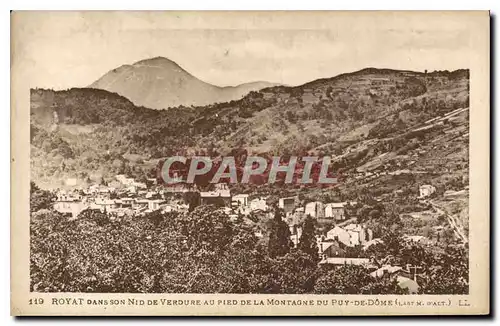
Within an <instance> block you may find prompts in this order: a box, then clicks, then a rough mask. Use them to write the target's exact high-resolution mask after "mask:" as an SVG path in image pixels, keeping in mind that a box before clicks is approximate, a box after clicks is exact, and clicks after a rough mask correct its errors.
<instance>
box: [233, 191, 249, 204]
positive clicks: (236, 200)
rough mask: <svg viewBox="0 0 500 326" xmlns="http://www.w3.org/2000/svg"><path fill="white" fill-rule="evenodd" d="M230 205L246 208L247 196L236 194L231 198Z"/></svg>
mask: <svg viewBox="0 0 500 326" xmlns="http://www.w3.org/2000/svg"><path fill="white" fill-rule="evenodd" d="M232 204H233V205H235V206H240V207H242V206H243V207H246V206H248V194H238V195H235V196H233V200H232Z"/></svg>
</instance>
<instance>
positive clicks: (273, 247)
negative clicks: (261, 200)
mask: <svg viewBox="0 0 500 326" xmlns="http://www.w3.org/2000/svg"><path fill="white" fill-rule="evenodd" d="M282 216H283V210H281V209H279V208H278V207H276V208H275V211H274V219H273V220H272V221H271V231H270V234H269V244H268V252H269V256H270V257H272V258H274V257H277V256H284V255H286V254H287V253H288V252H290V248H291V247H292V246H293V243H292V240H290V235H291V234H290V229H289V228H288V224H286V222H285V221H283V219H282Z"/></svg>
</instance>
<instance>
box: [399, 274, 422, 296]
mask: <svg viewBox="0 0 500 326" xmlns="http://www.w3.org/2000/svg"><path fill="white" fill-rule="evenodd" d="M397 281H398V285H399V287H400V288H402V289H407V290H408V293H409V294H418V290H419V289H420V286H419V285H418V283H417V281H415V280H412V279H411V278H408V277H404V276H398V277H397Z"/></svg>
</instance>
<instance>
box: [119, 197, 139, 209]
mask: <svg viewBox="0 0 500 326" xmlns="http://www.w3.org/2000/svg"><path fill="white" fill-rule="evenodd" d="M116 203H117V205H118V206H119V207H120V208H132V206H133V205H134V203H135V200H134V199H133V198H129V197H125V198H120V200H117V201H116Z"/></svg>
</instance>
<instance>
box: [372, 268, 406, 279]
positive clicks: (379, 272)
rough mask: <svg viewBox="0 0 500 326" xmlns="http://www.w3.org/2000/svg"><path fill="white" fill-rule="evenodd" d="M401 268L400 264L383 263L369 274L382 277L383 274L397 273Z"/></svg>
mask: <svg viewBox="0 0 500 326" xmlns="http://www.w3.org/2000/svg"><path fill="white" fill-rule="evenodd" d="M402 270H403V268H402V267H400V266H391V265H384V266H382V267H380V268H379V269H377V270H376V271H373V272H371V273H370V276H372V277H383V276H385V275H394V274H396V275H398V274H399V272H401V271H402Z"/></svg>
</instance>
